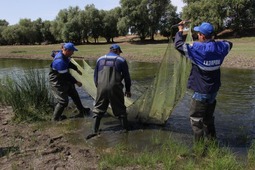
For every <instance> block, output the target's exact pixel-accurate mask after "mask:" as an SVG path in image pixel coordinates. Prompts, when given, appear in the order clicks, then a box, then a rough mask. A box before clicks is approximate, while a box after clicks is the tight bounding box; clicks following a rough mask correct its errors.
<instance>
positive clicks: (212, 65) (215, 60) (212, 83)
mask: <svg viewBox="0 0 255 170" xmlns="http://www.w3.org/2000/svg"><path fill="white" fill-rule="evenodd" d="M184 24H185V21H181V22H180V23H179V26H178V29H179V31H178V32H177V33H176V35H175V40H174V45H175V48H176V49H177V50H178V51H180V52H181V53H182V54H183V55H184V56H185V57H187V58H189V59H190V60H191V62H192V68H191V73H190V76H189V80H188V88H189V89H191V90H193V91H194V94H193V96H192V102H191V107H190V122H191V126H192V130H193V133H194V138H195V141H200V140H201V139H204V134H205V135H206V136H207V138H208V139H216V131H215V125H214V114H213V113H214V110H215V106H216V95H217V92H218V90H219V88H220V86H221V79H220V76H221V73H220V66H221V64H222V62H223V60H224V58H225V57H226V56H227V54H228V53H229V51H230V49H231V48H232V43H231V42H228V41H215V40H213V39H212V36H213V33H214V27H213V26H212V24H210V23H208V22H203V23H202V24H201V25H200V26H196V27H194V31H196V32H197V35H198V40H199V42H194V43H193V44H186V43H185V42H184V37H183V29H184Z"/></svg>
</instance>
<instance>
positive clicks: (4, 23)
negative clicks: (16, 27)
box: [0, 20, 9, 45]
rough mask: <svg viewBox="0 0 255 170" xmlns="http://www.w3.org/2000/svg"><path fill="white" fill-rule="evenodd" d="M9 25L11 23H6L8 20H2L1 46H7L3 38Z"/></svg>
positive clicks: (0, 26) (0, 27) (0, 24)
mask: <svg viewBox="0 0 255 170" xmlns="http://www.w3.org/2000/svg"><path fill="white" fill-rule="evenodd" d="M8 25H9V23H8V22H7V21H6V20H0V45H4V44H6V43H7V42H6V41H5V39H4V38H3V34H2V32H3V30H4V29H5V28H7V27H8Z"/></svg>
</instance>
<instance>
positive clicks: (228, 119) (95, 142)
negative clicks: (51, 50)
mask: <svg viewBox="0 0 255 170" xmlns="http://www.w3.org/2000/svg"><path fill="white" fill-rule="evenodd" d="M0 60H1V62H0V79H1V78H2V77H4V76H6V75H10V74H11V73H13V72H15V73H18V72H19V71H20V70H23V69H27V68H29V67H31V65H32V66H33V67H34V68H38V69H43V70H44V71H46V73H47V72H48V70H49V64H50V61H39V60H33V62H30V63H29V64H27V61H26V62H24V60H20V59H0ZM89 64H90V65H91V66H92V67H93V66H94V64H95V61H90V62H89ZM129 67H130V72H131V77H132V79H133V84H136V85H139V86H141V87H142V88H141V89H145V88H146V86H148V84H149V83H150V82H151V80H152V79H153V77H154V76H155V75H154V74H155V70H157V69H158V67H159V64H155V63H139V62H130V63H129ZM144 70H146V71H144ZM77 90H78V92H79V94H80V96H81V99H82V101H83V104H84V105H85V106H88V107H90V108H92V107H93V102H94V101H93V100H92V98H91V97H90V96H89V95H88V94H87V93H86V92H85V91H84V90H83V89H82V88H77ZM190 97H191V93H190V92H187V93H186V95H185V96H184V98H183V100H182V101H181V102H179V104H178V105H177V106H176V108H175V109H174V111H173V113H172V115H171V116H170V118H169V119H168V121H167V123H166V125H165V126H158V125H148V124H147V125H146V124H140V123H138V122H135V121H134V122H130V125H131V128H130V132H129V133H128V134H124V133H120V131H121V127H120V123H119V121H118V119H116V118H113V117H111V116H106V117H104V118H103V119H102V123H101V125H100V128H101V129H102V130H101V135H100V136H99V137H95V138H92V139H91V140H88V141H86V142H87V143H88V144H90V145H92V146H95V147H98V148H108V147H112V146H115V145H117V144H120V143H121V144H125V145H127V146H132V147H135V148H136V149H138V150H139V149H141V150H142V149H143V148H147V149H148V148H152V149H153V147H155V145H154V144H153V142H151V141H153V140H155V138H157V140H160V141H162V143H163V141H164V140H167V139H169V137H170V136H172V137H173V138H174V139H178V140H180V141H182V142H184V143H186V144H188V145H190V144H192V130H191V126H190V122H189V116H188V114H189V103H190ZM75 121H81V122H80V123H81V125H82V127H81V128H82V131H81V132H79V133H80V134H79V135H80V136H79V138H80V139H82V140H81V142H84V140H85V136H86V135H88V134H89V133H91V129H92V122H93V119H92V117H88V118H86V119H85V120H83V119H79V120H75ZM84 121H85V122H84ZM77 123H78V122H77ZM215 126H216V132H217V137H218V139H219V142H220V143H221V144H222V145H223V146H228V147H230V148H233V150H234V152H238V153H241V154H245V153H246V152H247V149H248V148H249V146H250V144H251V143H252V141H253V139H254V138H255V71H254V70H243V69H229V68H223V69H222V87H221V89H220V91H219V94H218V97H217V106H216V110H215Z"/></svg>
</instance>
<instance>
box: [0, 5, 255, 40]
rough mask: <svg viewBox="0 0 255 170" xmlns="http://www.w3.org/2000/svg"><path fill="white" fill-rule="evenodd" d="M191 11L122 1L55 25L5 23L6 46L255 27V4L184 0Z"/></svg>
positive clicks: (66, 12)
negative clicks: (185, 23) (183, 23)
mask: <svg viewBox="0 0 255 170" xmlns="http://www.w3.org/2000/svg"><path fill="white" fill-rule="evenodd" d="M183 2H184V3H185V4H186V6H185V7H184V8H183V11H182V12H181V13H180V14H178V13H177V12H176V10H177V8H176V7H175V6H173V5H172V4H171V1H170V0H120V7H116V8H114V9H112V10H109V11H107V10H98V9H96V8H95V6H94V5H93V4H91V5H87V6H85V7H84V9H80V8H79V7H78V6H76V7H71V6H70V7H69V8H68V9H62V10H60V11H59V13H58V15H57V16H56V19H55V20H53V21H48V20H46V21H42V19H41V18H38V19H37V20H35V21H31V20H30V19H27V18H25V19H20V21H19V23H18V24H15V25H9V23H8V22H7V21H6V20H4V19H0V45H13V44H24V45H26V44H42V43H45V44H48V43H60V42H67V41H71V42H74V43H77V44H83V43H89V42H90V41H91V39H93V40H94V43H97V42H98V38H99V37H104V38H105V39H106V41H107V42H113V38H114V37H117V36H120V35H127V34H135V35H138V36H139V37H140V39H141V40H145V38H150V39H151V40H153V39H154V35H155V34H157V33H160V34H161V35H163V36H165V37H170V35H171V33H172V31H173V30H172V28H171V25H173V24H176V23H178V22H179V21H180V20H181V19H190V20H192V22H193V24H199V23H201V22H202V21H208V22H211V23H213V25H214V26H215V28H216V31H217V32H218V31H221V30H224V29H225V28H231V29H233V30H235V32H236V33H237V34H238V33H240V32H242V31H243V30H244V29H246V28H247V27H254V24H255V1H254V0H225V1H221V0H215V1H208V0H183Z"/></svg>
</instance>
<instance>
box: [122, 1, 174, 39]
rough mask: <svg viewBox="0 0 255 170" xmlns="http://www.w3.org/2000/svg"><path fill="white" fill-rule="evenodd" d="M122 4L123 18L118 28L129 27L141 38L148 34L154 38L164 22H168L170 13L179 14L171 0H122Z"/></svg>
mask: <svg viewBox="0 0 255 170" xmlns="http://www.w3.org/2000/svg"><path fill="white" fill-rule="evenodd" d="M120 4H121V7H122V16H123V18H122V19H121V20H120V21H119V24H118V28H120V29H121V31H122V32H124V31H125V29H127V28H129V29H130V31H131V33H133V34H138V35H139V37H140V39H141V40H144V39H145V38H146V37H147V36H150V39H151V40H154V35H155V33H157V32H158V30H159V29H161V30H163V26H164V22H165V23H166V22H167V18H168V19H170V16H169V14H171V15H173V16H174V17H176V16H177V14H176V8H174V7H173V6H172V4H171V1H169V0H121V1H120ZM169 21H170V20H169ZM169 21H168V22H169Z"/></svg>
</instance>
